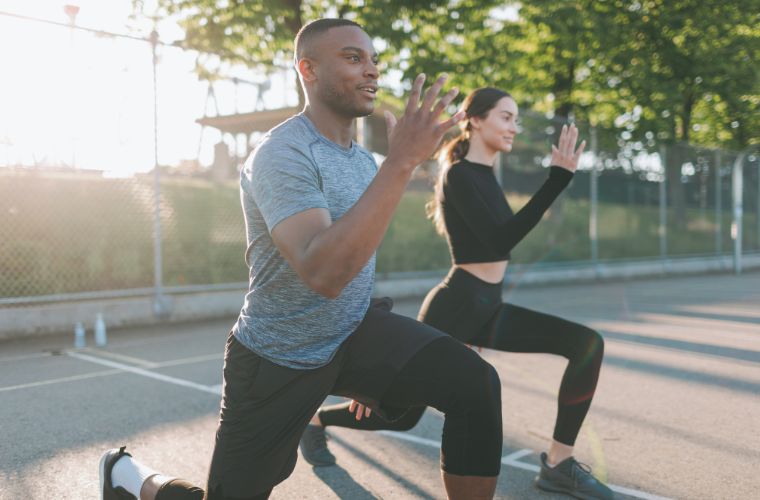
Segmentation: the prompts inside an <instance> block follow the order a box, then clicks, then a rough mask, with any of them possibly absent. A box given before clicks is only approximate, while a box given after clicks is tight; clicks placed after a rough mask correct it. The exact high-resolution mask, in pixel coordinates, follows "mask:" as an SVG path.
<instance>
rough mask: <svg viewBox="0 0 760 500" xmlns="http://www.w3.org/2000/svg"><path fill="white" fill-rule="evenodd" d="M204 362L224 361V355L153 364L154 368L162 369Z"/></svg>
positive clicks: (207, 355)
mask: <svg viewBox="0 0 760 500" xmlns="http://www.w3.org/2000/svg"><path fill="white" fill-rule="evenodd" d="M204 361H224V355H223V354H222V353H217V354H205V355H202V356H193V357H191V358H181V359H174V360H171V361H163V362H161V363H154V364H153V367H154V368H164V367H166V366H178V365H187V364H190V363H202V362H204Z"/></svg>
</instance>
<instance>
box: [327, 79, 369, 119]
mask: <svg viewBox="0 0 760 500" xmlns="http://www.w3.org/2000/svg"><path fill="white" fill-rule="evenodd" d="M320 94H321V95H320V97H321V98H322V101H323V102H324V103H325V104H327V106H328V107H330V108H331V109H332V110H333V111H336V112H337V113H339V114H341V115H344V116H348V117H351V118H359V117H362V116H369V115H371V114H372V112H373V111H374V110H375V106H374V105H372V104H371V105H369V106H366V107H364V106H360V105H359V104H358V103H357V102H356V98H355V97H354V98H353V99H352V98H351V97H353V96H348V95H346V94H345V93H343V92H341V91H340V90H338V89H337V88H336V87H334V86H332V85H327V86H326V87H325V90H324V91H323V92H320Z"/></svg>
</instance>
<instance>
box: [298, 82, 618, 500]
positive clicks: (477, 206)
mask: <svg viewBox="0 0 760 500" xmlns="http://www.w3.org/2000/svg"><path fill="white" fill-rule="evenodd" d="M463 107H464V110H465V113H466V119H465V120H464V121H463V122H460V123H461V125H462V132H461V134H460V135H459V136H458V137H457V138H455V139H454V140H453V141H451V142H449V143H448V144H447V145H445V146H444V149H443V155H442V168H441V173H440V178H439V179H438V181H437V183H436V186H435V196H434V199H433V200H432V202H431V203H430V204H429V205H428V211H429V215H430V216H431V218H432V219H433V222H434V224H435V226H436V229H437V230H438V232H439V233H440V234H441V235H442V236H444V237H445V238H446V240H447V242H448V244H449V249H450V251H451V258H452V264H453V265H452V268H451V270H450V271H449V273H448V275H447V276H446V278H445V279H444V280H443V282H442V283H440V284H439V285H438V286H436V287H435V288H433V289H432V290H431V291H430V293H428V295H427V297H426V298H425V300H424V302H423V304H422V308H421V309H420V313H419V317H418V319H419V320H420V321H423V322H425V323H427V324H429V325H432V326H434V327H436V328H438V329H439V330H442V331H444V332H446V333H448V334H450V335H452V336H454V337H456V338H457V339H459V340H461V341H462V342H465V343H467V344H470V345H473V346H478V347H487V348H490V349H496V350H500V351H506V352H530V353H551V354H557V355H560V356H564V357H565V358H567V359H568V365H567V368H566V369H565V374H564V376H563V378H562V383H561V385H560V389H559V396H558V411H557V419H556V423H555V427H554V435H553V440H552V442H551V445H550V447H549V450H548V453H542V454H541V471H540V473H539V476H538V477H537V478H536V486H538V487H539V488H542V489H545V490H549V491H558V492H564V493H569V494H571V495H573V496H577V497H578V498H612V492H611V490H610V489H609V488H608V487H607V486H605V485H604V484H602V483H601V482H599V481H598V480H597V479H596V478H594V476H593V475H591V473H590V469H588V467H586V466H584V465H583V464H580V463H578V462H577V461H576V460H575V459H574V458H573V456H572V455H573V446H574V444H575V440H576V438H577V436H578V432H579V431H580V428H581V424H582V423H583V420H584V418H585V416H586V413H587V412H588V409H589V407H590V405H591V399H592V397H593V395H594V391H595V389H596V384H597V380H598V377H599V369H600V367H601V363H602V357H603V351H604V343H603V340H602V337H601V336H600V335H599V334H598V333H597V332H595V331H593V330H591V329H590V328H587V327H585V326H582V325H579V324H576V323H573V322H570V321H567V320H564V319H561V318H558V317H555V316H551V315H548V314H544V313H540V312H536V311H532V310H529V309H526V308H523V307H519V306H516V305H513V304H509V303H503V302H502V299H501V293H502V280H503V276H504V273H505V271H506V269H507V263H508V261H509V257H510V251H511V250H512V249H513V248H514V247H515V245H517V243H519V242H520V241H521V240H522V239H523V238H524V237H525V236H526V235H527V234H528V233H529V232H530V231H531V229H533V227H535V226H536V224H538V222H539V221H540V220H541V218H542V216H543V215H544V213H545V212H546V210H547V209H548V208H549V206H550V205H551V204H552V202H553V201H554V200H555V199H556V198H557V196H558V195H559V194H560V193H561V192H562V190H563V189H564V188H565V187H566V186H567V185H568V184H569V182H570V181H571V180H572V178H573V175H574V172H575V169H576V168H577V166H578V160H579V158H580V156H581V154H582V153H583V149H584V147H585V141H584V142H582V143H581V144H580V146H579V147H578V148H577V149H575V144H576V141H577V138H578V129H577V128H576V127H575V125H570V126H569V127H567V126H563V127H562V132H561V134H560V138H559V143H558V145H557V146H552V153H551V167H550V169H549V175H548V178H547V180H546V181H545V182H544V184H543V185H542V186H541V188H539V190H538V191H537V192H536V194H535V195H534V196H533V197H532V198H531V199H530V201H529V202H528V203H527V204H526V205H525V206H524V207H523V208H522V209H520V210H519V211H518V212H517V213H513V211H512V209H511V208H510V206H509V203H508V202H507V200H506V199H505V198H504V193H503V191H502V189H501V187H500V186H499V184H498V182H497V180H496V177H495V176H494V171H493V165H494V163H495V161H496V157H497V155H498V153H499V152H504V153H508V152H510V151H511V150H512V143H513V140H514V138H515V136H516V135H517V132H518V126H517V117H518V109H517V104H516V103H515V101H514V99H513V98H512V97H511V96H510V95H509V94H508V93H506V92H504V91H502V90H499V89H495V88H481V89H478V90H476V91H474V92H473V93H471V94H470V95H469V96H468V97H467V98H466V99H465V101H464V104H463ZM356 406H357V404H356V403H354V402H351V403H345V404H340V405H335V406H332V407H327V408H322V409H320V411H319V412H318V413H317V415H315V418H314V420H312V423H313V424H314V425H312V426H310V427H309V429H308V430H307V433H306V434H305V435H304V438H303V439H302V442H301V449H302V452H303V454H304V457H305V458H306V459H307V460H309V461H310V462H312V463H315V464H320V465H321V463H320V462H323V463H324V464H327V463H334V457H332V455H331V454H330V453H329V451H328V450H327V448H326V445H325V439H324V429H323V427H324V426H327V425H339V426H342V427H351V428H355V429H365V430H377V429H393V430H408V429H411V428H412V427H414V425H415V424H416V423H417V422H418V421H419V419H420V418H421V417H422V413H423V412H424V408H413V409H410V410H408V411H406V413H404V414H403V416H402V417H401V418H399V419H397V420H395V421H392V422H387V421H385V420H383V419H382V418H379V417H378V416H376V415H374V414H373V415H370V414H369V411H368V410H366V409H364V408H363V407H362V406H361V405H358V411H357V412H356V418H354V416H353V415H352V414H351V413H350V411H354V410H356ZM347 410H350V411H347ZM363 415H365V416H366V418H363V419H362V418H361V417H362V416H363Z"/></svg>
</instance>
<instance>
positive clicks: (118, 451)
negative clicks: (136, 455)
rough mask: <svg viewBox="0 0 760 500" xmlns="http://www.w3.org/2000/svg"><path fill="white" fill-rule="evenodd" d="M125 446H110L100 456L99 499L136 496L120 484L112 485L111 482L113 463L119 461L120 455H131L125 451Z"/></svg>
mask: <svg viewBox="0 0 760 500" xmlns="http://www.w3.org/2000/svg"><path fill="white" fill-rule="evenodd" d="M126 448H127V447H126V446H122V447H121V448H112V449H110V450H108V451H106V452H105V453H103V455H102V456H101V457H100V499H101V500H137V498H136V497H135V496H134V495H133V494H131V493H129V492H128V491H127V490H125V489H124V488H122V487H121V486H117V487H116V488H114V487H113V484H112V483H111V471H112V470H113V466H114V464H116V462H118V461H119V459H120V458H121V457H125V456H126V457H131V456H132V455H130V454H129V453H127V452H125V451H124V450H125V449H126Z"/></svg>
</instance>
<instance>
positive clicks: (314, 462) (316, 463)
mask: <svg viewBox="0 0 760 500" xmlns="http://www.w3.org/2000/svg"><path fill="white" fill-rule="evenodd" d="M301 456H302V457H303V459H304V460H306V462H307V463H308V464H309V465H311V466H312V467H329V466H331V465H335V464H336V463H337V460H332V461H330V462H323V461H321V460H311V459H309V458H307V457H306V455H304V453H303V450H301Z"/></svg>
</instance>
